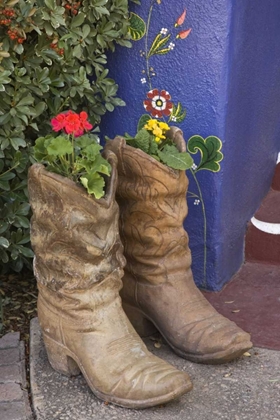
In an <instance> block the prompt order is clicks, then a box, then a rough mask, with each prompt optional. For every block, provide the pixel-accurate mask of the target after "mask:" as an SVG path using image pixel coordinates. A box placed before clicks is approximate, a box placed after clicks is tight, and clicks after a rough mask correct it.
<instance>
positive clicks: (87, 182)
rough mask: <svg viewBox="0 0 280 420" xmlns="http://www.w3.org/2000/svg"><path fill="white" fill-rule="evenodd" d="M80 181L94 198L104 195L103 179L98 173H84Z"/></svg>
mask: <svg viewBox="0 0 280 420" xmlns="http://www.w3.org/2000/svg"><path fill="white" fill-rule="evenodd" d="M80 181H81V183H82V185H83V186H84V187H85V188H86V189H87V192H88V193H89V194H93V195H94V196H95V198H97V199H99V198H101V197H103V196H104V186H105V181H104V179H103V178H102V176H100V175H99V174H97V173H94V174H86V175H85V176H83V177H81V179H80Z"/></svg>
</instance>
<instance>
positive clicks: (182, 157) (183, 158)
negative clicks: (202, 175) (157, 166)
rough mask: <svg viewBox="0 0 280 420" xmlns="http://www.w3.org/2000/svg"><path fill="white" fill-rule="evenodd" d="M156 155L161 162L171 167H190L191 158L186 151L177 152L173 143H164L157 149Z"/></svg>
mask: <svg viewBox="0 0 280 420" xmlns="http://www.w3.org/2000/svg"><path fill="white" fill-rule="evenodd" d="M158 156H159V158H160V159H161V161H162V162H163V163H165V164H166V165H167V166H170V168H173V169H181V170H186V169H189V168H191V166H192V164H193V159H192V157H191V156H190V154H189V153H187V152H179V150H178V149H177V147H176V146H175V145H174V144H171V145H169V144H166V145H165V146H164V147H163V149H162V150H159V151H158Z"/></svg>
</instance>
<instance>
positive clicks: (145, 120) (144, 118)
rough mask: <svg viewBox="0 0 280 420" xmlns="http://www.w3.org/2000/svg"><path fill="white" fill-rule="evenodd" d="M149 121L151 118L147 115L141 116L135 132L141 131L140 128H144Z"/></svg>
mask: <svg viewBox="0 0 280 420" xmlns="http://www.w3.org/2000/svg"><path fill="white" fill-rule="evenodd" d="M150 119H151V116H150V115H148V114H143V115H141V117H140V119H139V121H138V124H137V131H140V130H142V128H144V126H145V125H146V124H147V123H148V121H150Z"/></svg>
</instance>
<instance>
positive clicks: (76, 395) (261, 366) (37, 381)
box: [0, 318, 280, 420]
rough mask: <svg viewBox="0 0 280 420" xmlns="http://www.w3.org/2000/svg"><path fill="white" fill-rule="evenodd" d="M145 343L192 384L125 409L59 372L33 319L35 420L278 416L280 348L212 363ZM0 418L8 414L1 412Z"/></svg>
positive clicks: (268, 419) (254, 419)
mask: <svg viewBox="0 0 280 420" xmlns="http://www.w3.org/2000/svg"><path fill="white" fill-rule="evenodd" d="M145 343H146V344H147V346H148V348H149V350H150V351H152V352H153V353H155V354H156V355H157V356H159V357H161V358H163V359H165V360H167V361H168V362H170V363H172V364H173V365H174V366H176V367H177V368H178V369H180V370H184V371H186V372H188V373H189V375H190V377H191V379H192V381H193V385H194V388H193V390H192V391H191V392H190V393H188V394H187V395H185V396H183V397H181V398H180V399H179V400H176V401H173V402H171V403H169V404H167V405H166V406H163V407H156V408H151V409H145V410H129V409H124V408H120V407H117V406H114V405H112V404H108V405H107V404H105V403H104V402H102V401H100V400H98V399H97V398H96V397H95V396H94V395H93V394H92V392H91V391H90V389H89V388H88V386H87V384H86V382H85V380H84V379H83V377H82V376H81V375H79V376H78V377H72V378H67V377H65V376H62V375H60V374H59V373H57V372H55V371H54V370H53V369H52V368H51V366H50V365H49V362H48V360H47V356H46V352H45V349H44V345H43V342H42V338H41V332H40V328H39V325H38V320H37V318H35V319H33V320H32V322H31V348H30V354H31V365H30V370H31V387H32V397H33V410H34V414H35V418H36V420H130V419H131V420H168V419H172V420H220V419H225V420H280V351H274V350H266V349H258V348H254V349H252V350H250V352H249V353H250V354H251V356H243V357H242V358H240V359H239V360H236V361H234V362H231V363H228V364H226V365H218V366H211V365H199V364H195V363H191V362H188V361H186V360H184V359H182V358H180V357H178V356H176V355H175V354H174V353H173V352H172V351H171V349H170V348H169V347H168V346H167V345H166V344H164V343H162V344H161V346H160V348H156V347H155V346H154V345H155V344H156V342H155V341H153V340H151V339H147V340H145ZM0 407H1V406H0ZM0 419H1V420H4V418H3V417H1V415H0ZM5 420H6V418H5ZM7 420H14V418H12V417H11V418H7Z"/></svg>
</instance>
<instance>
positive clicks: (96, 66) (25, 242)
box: [0, 0, 130, 272]
mask: <svg viewBox="0 0 280 420" xmlns="http://www.w3.org/2000/svg"><path fill="white" fill-rule="evenodd" d="M127 3H128V0H81V1H75V0H65V1H63V0H61V1H56V0H37V1H33V0H29V1H28V2H27V1H24V0H9V1H6V0H0V92H1V93H0V264H1V262H2V266H3V267H4V271H7V270H10V269H13V270H15V271H17V272H19V271H20V270H21V269H22V267H23V266H24V265H26V266H30V262H31V258H32V255H33V254H32V251H31V249H30V244H29V216H30V207H29V204H28V198H27V170H28V167H29V165H30V163H31V162H32V146H33V144H34V140H35V139H36V138H37V137H39V136H45V135H46V134H47V133H48V132H49V131H50V125H49V121H50V119H51V117H53V116H54V115H56V114H58V113H59V112H61V111H63V110H66V109H72V110H74V111H75V110H77V111H81V110H85V111H86V112H87V113H88V115H89V119H90V122H91V123H92V124H94V125H95V126H96V125H97V124H98V123H99V122H100V117H101V116H102V115H103V114H104V113H105V112H106V111H113V110H114V107H115V106H119V105H121V106H122V105H124V102H123V101H122V100H120V99H119V98H117V97H116V94H117V89H118V86H117V85H116V84H115V82H114V80H112V79H110V78H109V77H108V69H106V63H107V59H106V54H105V52H106V50H108V49H110V50H114V45H115V43H118V44H120V45H124V46H130V42H129V41H128V37H127V32H128V26H129V20H128V4H127Z"/></svg>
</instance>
